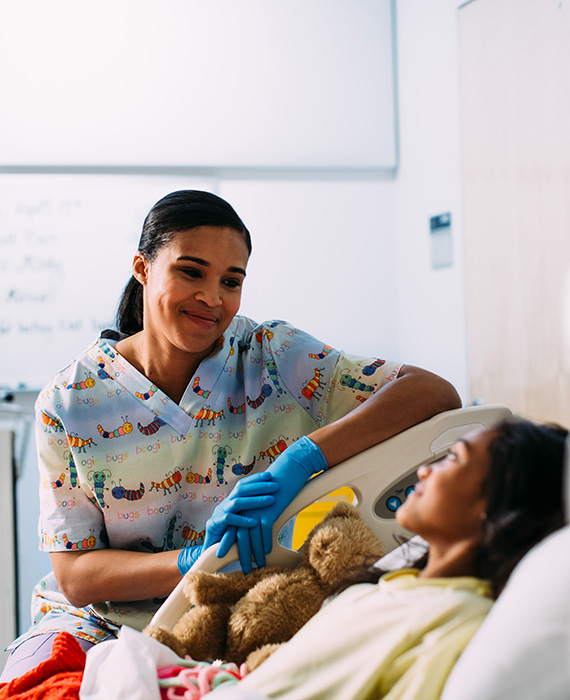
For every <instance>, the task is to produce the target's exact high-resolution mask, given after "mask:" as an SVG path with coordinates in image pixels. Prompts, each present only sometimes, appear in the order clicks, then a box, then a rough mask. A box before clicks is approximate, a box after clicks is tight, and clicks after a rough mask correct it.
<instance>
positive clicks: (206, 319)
mask: <svg viewBox="0 0 570 700" xmlns="http://www.w3.org/2000/svg"><path fill="white" fill-rule="evenodd" d="M184 314H185V315H186V316H188V317H189V318H190V320H191V321H193V322H194V323H195V324H196V325H198V326H201V327H202V328H213V327H214V326H215V325H216V323H217V322H218V318H217V316H212V315H211V314H205V313H202V312H199V313H198V312H196V311H184Z"/></svg>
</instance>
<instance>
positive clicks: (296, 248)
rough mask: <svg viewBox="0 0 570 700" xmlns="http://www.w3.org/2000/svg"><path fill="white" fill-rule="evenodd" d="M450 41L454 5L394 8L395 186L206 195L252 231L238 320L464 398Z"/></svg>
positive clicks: (32, 571) (26, 556) (33, 567)
mask: <svg viewBox="0 0 570 700" xmlns="http://www.w3.org/2000/svg"><path fill="white" fill-rule="evenodd" d="M457 40H458V33H457V7H456V0H398V1H397V45H398V92H399V130H400V138H399V144H400V165H399V170H398V173H397V174H396V176H395V177H389V178H388V177H386V176H385V177H382V176H381V175H376V176H372V175H366V176H365V175H361V176H357V175H355V174H354V173H353V174H352V175H347V176H346V177H345V178H342V177H341V176H340V175H339V173H338V172H337V173H336V174H334V175H331V176H330V177H327V178H321V179H318V178H317V177H316V176H315V175H314V174H313V176H312V177H303V176H301V174H300V173H298V172H297V173H285V174H284V175H283V177H282V178H280V177H279V175H278V174H276V173H275V172H274V173H272V175H271V178H262V177H261V176H259V177H258V178H257V179H255V178H252V177H251V176H249V177H248V176H247V175H246V174H242V175H241V176H240V177H238V176H237V175H235V174H234V175H232V177H225V178H221V179H220V180H219V181H218V187H217V191H218V193H219V194H220V195H221V196H223V197H225V198H227V199H228V200H229V201H230V202H231V203H232V204H233V205H234V206H235V207H236V209H237V210H238V212H239V213H240V214H241V215H242V217H243V219H244V220H245V222H246V224H247V225H248V227H249V228H250V230H251V231H252V234H253V243H254V253H253V256H252V259H251V263H250V269H249V272H248V283H247V286H246V290H245V292H244V298H243V304H242V312H243V313H245V314H247V315H250V316H252V317H254V318H257V319H264V318H268V317H274V318H275V317H284V318H286V319H288V320H290V321H292V322H293V323H296V324H298V325H299V326H301V327H304V328H306V329H307V330H309V331H311V332H312V333H313V334H314V335H316V336H318V337H320V338H322V340H323V341H324V342H328V343H330V344H335V345H339V346H342V347H345V348H346V349H347V350H350V351H353V352H357V353H370V354H374V355H376V354H377V355H380V356H382V355H383V356H385V357H389V358H394V359H401V360H403V361H404V362H408V363H412V364H417V365H420V366H423V367H426V368H428V369H431V370H433V371H435V372H438V373H439V374H441V375H443V376H445V377H446V378H447V379H449V380H450V381H452V382H453V383H454V384H455V386H456V387H457V388H458V390H459V392H460V394H461V395H462V398H463V399H464V402H466V401H467V400H468V397H467V394H466V392H467V376H466V359H465V346H466V343H465V330H464V326H465V312H464V292H463V279H464V278H463V264H462V250H463V248H462V240H461V217H462V212H461V172H460V166H461V163H460V142H459V138H460V134H459V85H458V51H457ZM447 211H449V212H451V214H452V217H453V244H454V261H453V265H452V267H450V268H446V269H441V270H432V269H431V260H430V235H429V218H430V217H431V216H433V215H437V214H440V213H442V212H447ZM26 401H28V399H26ZM28 402H29V403H30V405H31V399H29V401H28ZM34 451H35V447H34V445H33V442H32V443H30V446H29V452H28V459H27V461H26V465H25V477H24V480H23V481H22V489H21V492H20V496H19V498H20V501H19V503H20V504H21V507H22V508H23V507H24V503H23V501H24V500H25V499H24V489H23V486H24V485H25V496H26V498H27V501H28V504H27V507H28V509H29V510H28V513H29V514H28V515H27V516H26V520H25V522H23V523H22V526H21V527H22V531H21V533H20V535H21V538H22V539H23V541H24V542H25V543H26V549H25V551H24V550H21V551H20V557H21V562H20V565H21V570H20V589H19V591H20V597H21V611H20V624H21V625H22V627H25V626H26V620H27V619H28V617H29V613H28V609H29V605H28V601H29V598H30V594H31V589H32V587H33V585H34V583H35V579H36V578H37V576H38V575H40V574H43V573H44V572H45V570H46V568H47V566H48V564H49V562H48V561H47V558H46V555H43V557H42V556H41V555H39V553H38V554H36V549H35V548H36V520H37V506H36V504H34V502H33V501H32V502H30V499H31V498H35V492H36V493H37V487H36V485H35V483H34V480H37V477H36V476H35V474H36V472H35V465H34V463H33V462H34V460H33V454H34ZM30 456H32V457H30ZM34 489H35V492H34Z"/></svg>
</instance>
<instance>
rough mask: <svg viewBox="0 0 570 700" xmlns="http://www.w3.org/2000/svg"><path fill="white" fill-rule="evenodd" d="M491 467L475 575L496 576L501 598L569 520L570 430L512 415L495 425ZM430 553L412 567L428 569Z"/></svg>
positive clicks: (368, 576)
mask: <svg viewBox="0 0 570 700" xmlns="http://www.w3.org/2000/svg"><path fill="white" fill-rule="evenodd" d="M492 430H493V433H494V438H493V440H492V442H491V446H490V449H489V452H490V455H489V458H490V459H489V472H488V475H487V478H486V479H485V481H484V483H483V494H484V496H485V497H486V500H487V508H486V512H485V517H484V519H483V520H482V521H481V539H480V544H479V546H478V547H477V550H476V552H475V557H474V560H473V571H472V572H470V573H472V574H473V575H474V576H477V577H479V578H482V579H487V580H488V581H490V584H491V589H492V592H493V595H494V596H495V597H497V596H498V595H499V593H500V592H501V591H502V590H503V588H504V587H505V584H506V583H507V580H508V578H509V576H510V575H511V573H512V571H513V569H514V568H515V566H516V565H517V564H518V563H519V561H520V560H521V559H522V558H523V556H524V555H525V554H526V553H527V552H528V551H529V550H530V549H531V548H532V547H534V546H535V545H536V544H538V542H540V540H542V539H544V538H545V537H546V536H547V535H549V534H551V533H552V532H554V531H555V530H557V529H558V528H560V527H562V526H563V525H564V522H565V520H564V513H565V507H564V497H563V492H564V488H563V485H564V454H565V441H566V439H567V437H568V431H567V430H566V429H565V428H562V427H560V426H558V425H540V424H538V423H533V422H531V421H528V420H522V419H512V420H508V421H504V422H502V423H500V424H499V425H497V426H496V427H494V428H493V429H492ZM428 557H429V553H428V554H426V555H425V556H423V557H422V558H421V559H420V560H419V561H418V560H416V561H410V562H409V565H410V566H415V567H418V568H423V566H425V564H426V563H427V559H428ZM384 573H386V571H385V570H381V569H380V568H379V567H371V568H369V569H368V570H366V571H364V572H362V573H361V574H358V575H357V576H356V577H355V578H354V577H353V578H352V579H350V580H348V581H346V582H345V583H343V584H342V585H341V587H340V588H339V589H337V591H336V592H340V590H344V589H345V588H346V587H347V586H348V585H351V584H353V583H363V582H376V581H378V579H379V578H380V576H382V575H383V574H384Z"/></svg>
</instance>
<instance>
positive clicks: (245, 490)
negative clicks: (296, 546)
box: [178, 472, 279, 575]
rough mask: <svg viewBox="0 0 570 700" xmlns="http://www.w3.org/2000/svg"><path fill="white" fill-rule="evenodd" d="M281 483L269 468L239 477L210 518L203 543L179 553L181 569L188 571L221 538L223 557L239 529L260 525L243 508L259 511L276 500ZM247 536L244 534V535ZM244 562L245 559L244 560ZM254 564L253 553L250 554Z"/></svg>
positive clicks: (184, 571) (220, 551)
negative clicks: (271, 473)
mask: <svg viewBox="0 0 570 700" xmlns="http://www.w3.org/2000/svg"><path fill="white" fill-rule="evenodd" d="M278 490H279V484H278V483H277V482H276V481H275V480H274V479H272V478H271V475H270V474H267V472H261V473H259V474H252V475H251V476H248V477H246V478H245V479H242V480H241V481H238V483H237V484H236V486H235V487H234V489H233V490H232V491H231V493H230V494H229V496H228V497H227V498H225V499H224V500H223V501H222V502H221V503H220V504H219V505H217V506H216V508H215V509H214V512H213V513H212V515H211V516H210V517H209V518H208V520H207V522H206V536H205V539H204V544H203V545H202V547H185V548H184V549H183V550H182V551H181V552H180V554H179V555H178V569H179V571H180V573H181V574H182V575H184V574H185V573H186V572H187V571H188V570H189V569H190V567H191V566H192V565H193V564H194V562H195V561H196V559H197V558H198V557H199V556H200V554H201V553H202V550H203V549H204V550H205V549H208V547H211V546H212V545H213V544H216V542H220V543H221V544H220V547H219V548H218V553H217V556H218V557H220V558H221V557H223V556H224V555H225V554H226V553H227V552H228V550H229V549H230V547H231V545H232V544H233V542H234V541H235V539H236V529H237V528H242V529H245V530H247V529H249V528H252V527H254V526H256V525H258V524H259V523H258V520H257V518H255V517H252V516H251V515H245V514H243V511H245V510H248V511H255V510H256V509H258V508H265V507H267V506H271V505H272V504H274V503H275V497H274V496H273V495H272V494H275V493H276V492H277V491H278ZM242 537H243V536H242ZM240 563H241V560H240ZM249 565H250V567H251V553H250V557H249Z"/></svg>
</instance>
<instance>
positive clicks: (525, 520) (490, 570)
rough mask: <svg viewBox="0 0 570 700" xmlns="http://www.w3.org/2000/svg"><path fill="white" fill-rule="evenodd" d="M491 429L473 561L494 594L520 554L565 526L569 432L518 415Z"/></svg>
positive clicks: (523, 553) (521, 555)
mask: <svg viewBox="0 0 570 700" xmlns="http://www.w3.org/2000/svg"><path fill="white" fill-rule="evenodd" d="M495 430H496V432H497V437H496V438H495V439H494V440H493V442H492V444H491V462H490V467H489V473H488V476H487V479H486V480H485V484H484V493H485V495H486V496H487V498H488V502H487V511H486V512H487V515H486V518H485V519H484V521H483V524H482V539H481V544H480V547H479V549H478V551H477V554H476V557H475V562H474V566H475V571H476V575H477V576H480V577H481V578H486V579H489V580H490V581H491V583H492V585H493V590H494V593H495V595H498V594H499V593H500V592H501V590H502V589H503V588H504V586H505V584H506V582H507V579H508V578H509V576H510V574H511V572H512V570H513V569H514V567H515V566H516V565H517V564H518V562H519V561H520V560H521V559H522V557H523V556H524V555H525V554H526V553H527V552H528V551H529V550H530V549H531V548H532V547H533V546H534V545H535V544H537V543H538V542H540V540H542V539H543V538H544V537H546V536H547V535H549V534H550V533H552V532H554V530H557V529H558V528H559V527H562V525H564V495H563V482H564V446H565V441H566V438H567V436H568V431H567V430H565V429H564V428H561V427H559V426H554V425H538V424H536V423H531V422H530V421H523V420H514V421H506V422H504V423H502V424H501V425H499V426H498V427H497V428H496V429H495Z"/></svg>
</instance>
